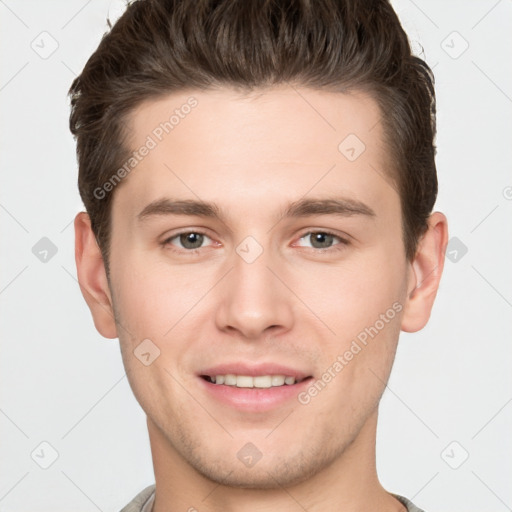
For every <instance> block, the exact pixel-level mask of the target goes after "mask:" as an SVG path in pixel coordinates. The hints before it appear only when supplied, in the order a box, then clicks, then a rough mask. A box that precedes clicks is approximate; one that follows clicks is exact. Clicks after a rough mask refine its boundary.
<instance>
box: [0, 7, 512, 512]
mask: <svg viewBox="0 0 512 512" xmlns="http://www.w3.org/2000/svg"><path fill="white" fill-rule="evenodd" d="M393 3H394V5H395V7H396V9H397V12H398V14H399V16H400V18H401V20H402V22H403V24H404V26H405V28H406V30H407V32H408V33H409V35H410V38H411V40H412V41H413V44H414V48H415V49H417V50H418V51H421V47H423V49H424V56H425V57H426V60H427V62H428V63H429V64H430V65H431V66H432V67H433V68H434V72H435V75H436V80H437V96H438V138H437V141H438V160H437V162H438V173H439V182H440V195H439V200H438V205H437V209H438V210H441V211H443V212H445V213H446V214H447V216H448V218H449V223H450V224H449V225H450V236H452V237H457V239H458V240H459V241H460V242H457V241H455V242H454V241H452V242H451V244H450V247H449V250H448V252H449V255H450V257H451V259H455V261H451V260H447V261H446V267H445V274H444V277H443V280H442V284H441V288H440V290H439V294H438V298H437V303H436V305H435V307H434V310H433V314H432V318H431V320H430V323H429V324H428V326H427V327H426V328H425V329H424V330H423V331H422V332H420V333H417V334H414V335H405V334H404V335H402V337H401V342H400V345H399V350H398V354H397V358H396V362H395V366H394V370H393V373H392V376H391V380H390V382H389V388H388V389H387V390H386V392H385V394H384V397H383V400H382V404H381V416H380V427H379V431H378V442H377V449H378V470H379V475H380V478H381V481H382V482H383V485H384V486H385V487H386V488H387V489H388V490H390V491H392V492H395V493H399V494H403V495H405V496H407V497H409V498H411V499H413V501H414V502H415V503H416V504H417V505H419V506H420V507H422V508H425V510H426V511H427V512H433V511H434V510H435V511H439V512H444V511H446V512H448V511H450V512H454V511H459V510H465V511H467V512H477V511H478V512H480V511H482V510H495V511H505V510H512V487H511V485H510V482H511V481H512V480H511V477H512V467H511V466H512V462H511V461H512V440H511V436H510V432H511V425H512V403H511V402H512V386H511V380H512V377H511V375H512V358H511V353H512V348H511V340H512V336H511V334H512V322H511V317H512V314H511V313H512V286H511V284H512V283H511V281H512V270H511V269H512V265H511V262H512V236H511V235H512V232H511V231H512V230H511V225H512V223H511V219H512V215H511V214H512V173H511V172H510V168H511V163H512V155H511V146H512V144H511V141H512V137H511V135H512V133H511V132H512V116H511V114H512V64H511V62H512V59H511V55H510V53H511V52H510V48H512V44H511V43H512V41H511V39H512V37H511V34H512V1H511V0H501V1H496V0H480V1H467V0H466V1H462V0H459V1H453V0H450V1H449V2H447V1H441V0H437V1H432V0H431V1H426V0H417V1H416V2H413V1H411V0H396V1H394V2H393ZM121 10H122V3H121V2H111V1H110V0H92V1H91V0H89V1H84V0H73V1H63V0H61V1H44V2H42V1H40V0H39V1H36V0H33V1H14V0H0V43H1V46H0V48H1V69H0V102H1V113H2V114H1V118H0V129H1V139H0V140H1V151H0V168H1V183H0V223H1V230H2V231H1V233H2V237H1V240H2V252H1V266H0V272H1V273H0V304H1V308H2V309H1V329H2V331H1V332H2V339H1V343H2V345H1V358H0V380H1V382H0V471H1V473H0V511H2V512H7V511H12V512H21V511H27V510H31V511H33V512H38V511H52V512H64V511H69V510H73V511H75V512H94V511H95V510H101V511H104V512H106V511H116V510H119V509H120V508H121V507H122V506H124V505H125V504H126V503H127V502H128V501H129V500H131V499H132V497H133V496H134V495H135V494H136V493H137V492H138V491H140V490H141V489H142V488H143V487H145V486H146V485H149V484H151V483H153V482H154V475H153V470H152V464H151V455H150V451H149V443H148V436H147V432H146V424H145V416H144V414H143V413H142V411H141V409H140V407H139V406H138V404H137V402H136V401H135V399H134V398H133V396H132V392H131V390H130V387H129V384H128V382H127V379H126V376H125V374H124V369H123V366H122V362H121V357H120V352H119V346H118V341H117V340H105V339H103V338H102V337H101V336H100V335H99V334H98V333H97V332H96V330H95V328H94V325H93V323H92V320H91V317H90V313H89V311H88V309H87V307H86V304H85V301H84V300H83V298H82V296H81V294H80V291H79V288H78V284H77V282H76V272H75V264H74V253H73V243H74V233H73V225H72V220H73V218H74V216H75V214H76V213H77V211H79V210H80V209H82V205H81V201H80V198H79V195H78V191H77V186H76V181H77V165H76V161H75V154H74V141H73V139H72V137H71V135H70V133H69V131H68V126H67V124H68V115H69V106H68V100H67V97H66V93H67V90H68V88H69V86H70V84H71V81H72V79H73V78H74V76H75V75H76V74H77V73H79V72H80V71H81V69H82V67H83V65H84V64H85V61H86V59H87V58H88V56H89V55H90V54H91V53H92V51H93V50H94V49H95V48H96V47H97V45H98V43H99V40H100V38H101V35H102V34H103V32H104V31H105V30H106V17H107V15H108V13H109V11H110V16H111V18H113V19H115V18H116V16H118V14H119V12H120V11H121ZM43 32H47V34H44V33H43ZM41 33H43V34H42V35H41ZM56 45H58V47H56ZM466 45H468V47H467V49H466ZM54 47H56V48H54ZM52 50H55V51H54V52H53V53H52V54H51V55H49V53H50V52H51V51H52ZM464 50H465V51H464ZM43 57H45V58H43ZM43 237H47V238H48V239H50V240H51V242H52V243H53V244H54V245H55V247H56V249H57V253H56V254H55V255H53V256H52V253H51V251H50V252H48V253H47V254H46V255H45V253H44V247H43V249H41V247H39V246H36V244H37V243H38V242H39V241H40V239H41V238H43ZM40 243H43V244H44V243H45V242H40ZM46 243H47V242H46ZM457 244H458V245H457ZM462 244H463V245H462ZM34 246H36V249H35V250H34V252H36V254H37V255H38V257H36V255H35V254H34V253H33V251H32V249H33V247H34ZM464 246H465V247H467V253H466V254H463V250H461V249H463V247H464ZM41 251H43V252H41ZM44 256H46V259H47V261H46V262H43V261H41V260H40V259H39V258H42V257H44ZM42 442H46V443H49V445H51V447H53V448H51V447H50V446H48V445H41V443H42ZM52 450H55V451H56V452H57V453H58V458H57V459H56V460H55V462H53V464H51V465H50V466H49V467H48V468H47V469H43V468H42V467H41V465H45V464H49V463H50V462H52V453H53V452H52ZM31 454H32V455H31ZM466 455H468V458H467V460H464V459H465V457H466ZM456 466H459V467H458V469H454V467H456Z"/></svg>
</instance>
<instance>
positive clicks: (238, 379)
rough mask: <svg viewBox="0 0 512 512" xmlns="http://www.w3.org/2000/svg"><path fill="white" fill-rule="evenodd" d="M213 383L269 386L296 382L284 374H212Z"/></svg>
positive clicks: (256, 386) (252, 386) (239, 385)
mask: <svg viewBox="0 0 512 512" xmlns="http://www.w3.org/2000/svg"><path fill="white" fill-rule="evenodd" d="M210 380H211V382H213V383H214V384H224V385H225V386H234V387H237V388H271V387H278V386H283V385H285V384H286V385H288V386H291V385H292V384H295V383H296V380H295V377H286V376H285V375H258V376H256V377H252V376H250V375H233V374H228V375H214V376H211V377H210Z"/></svg>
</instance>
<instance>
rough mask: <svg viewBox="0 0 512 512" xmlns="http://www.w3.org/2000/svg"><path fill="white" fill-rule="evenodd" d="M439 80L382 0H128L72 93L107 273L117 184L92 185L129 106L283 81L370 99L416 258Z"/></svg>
mask: <svg viewBox="0 0 512 512" xmlns="http://www.w3.org/2000/svg"><path fill="white" fill-rule="evenodd" d="M433 82H434V79H433V75H432V72H431V70H430V68H429V67H428V66H427V65H426V64H425V62H424V61H423V60H421V59H420V58H418V57H416V56H413V55H412V52H411V47H410V45H409V41H408V39H407V36H406V34H405V32H404V30H403V29H402V27H401V25H400V22H399V20H398V17H397V15H396V14H395V12H394V10H393V8H392V7H391V5H390V3H389V1H387V0H136V1H133V2H132V3H130V4H129V5H128V7H127V9H126V11H125V12H124V14H123V15H122V16H121V18H120V19H119V20H118V21H117V22H116V23H115V25H114V26H113V27H112V28H111V30H110V31H109V32H107V33H106V34H105V35H104V36H103V39H102V40H101V43H100V44H99V46H98V48H97V50H96V51H95V52H94V53H93V55H92V56H91V57H90V58H89V60H88V61H87V64H86V65H85V67H84V69H83V72H82V74H81V75H80V76H79V77H77V78H76V79H75V80H74V82H73V84H72V86H71V88H70V91H69V94H70V97H71V115H70V129H71V132H72V133H73V135H74V136H75V137H76V141H77V156H78V163H79V177H78V186H79V190H80V195H81V197H82V200H83V202H84V205H85V208H86V210H87V212H88V213H89V215H90V218H91V225H92V229H93V231H94V234H95V236H96V240H97V242H98V245H99V247H100V249H101V251H102V255H103V259H104V262H105V266H106V268H107V273H108V263H109V261H108V259H109V243H110V219H111V205H112V197H113V191H112V192H110V193H109V194H106V195H105V197H102V198H100V199H98V197H97V194H95V192H94V191H95V190H97V189H98V187H102V185H103V184H104V183H105V182H107V180H108V179H109V178H110V177H111V176H112V175H113V174H114V172H115V171H116V169H118V168H119V167H120V166H121V165H122V164H123V162H124V161H126V157H127V156H128V154H129V148H127V147H125V145H124V144H123V140H124V137H125V135H126V132H125V129H124V128H125V126H126V123H127V118H128V116H129V114H130V113H131V112H133V110H134V108H135V107H137V106H138V105H139V104H141V103H142V102H143V101H146V100H148V99H152V98H157V97H161V96H163V95H166V94H170V93H173V92H177V91H180V90H181V91H182V90H185V89H194V88H198V89H201V90H208V89H213V88H217V87H222V86H231V87H234V88H237V89H242V90H245V91H251V90H256V89H258V88H263V87H268V86H272V85H274V84H275V85H277V84H286V83H289V84H294V85H299V86H304V87H309V88H313V89H318V90H321V89H325V90H331V91H339V92H347V91H350V90H361V91H366V92H369V93H370V94H371V95H372V96H373V97H374V98H375V100H376V101H377V103H378V104H379V106H380V109H381V114H382V121H383V126H384V133H385V137H386V142H387V144H388V145H389V150H390V154H391V156H392V159H393V161H394V162H396V169H394V170H393V171H394V174H395V175H394V176H393V180H394V181H395V183H396V185H397V190H398V191H399V194H400V200H401V207H402V225H403V226H402V229H403V238H404V246H405V251H406V255H407V257H408V259H412V258H413V257H414V255H415V253H416V249H417V244H418V241H419V239H420V238H421V236H422V235H423V234H424V232H425V231H426V229H427V221H428V217H429V215H430V213H431V212H432V208H433V206H434V203H435V200H436V196H437V175H436V167H435V160H434V157H435V146H434V137H435V131H436V126H435V93H434V85H433Z"/></svg>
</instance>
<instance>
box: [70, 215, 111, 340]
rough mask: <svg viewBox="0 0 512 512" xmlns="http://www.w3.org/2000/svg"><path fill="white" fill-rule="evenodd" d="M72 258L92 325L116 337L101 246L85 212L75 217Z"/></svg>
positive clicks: (100, 331) (106, 334) (105, 335)
mask: <svg viewBox="0 0 512 512" xmlns="http://www.w3.org/2000/svg"><path fill="white" fill-rule="evenodd" d="M75 261H76V269H77V276H78V283H79V285H80V290H81V291H82V295H83V296H84V299H85V301H86V302H87V305H88V306H89V309H90V310H91V313H92V317H93V320H94V325H95V326H96V329H97V330H98V332H99V333H100V334H101V335H102V336H104V337H105V338H117V330H116V325H115V321H114V311H113V307H112V297H111V294H110V289H109V286H108V281H107V275H106V272H105V265H104V262H103V258H102V256H101V251H100V248H99V247H98V244H97V242H96V237H95V236H94V233H93V231H92V228H91V220H90V218H89V215H88V214H87V213H85V212H80V213H79V214H78V215H77V216H76V217H75Z"/></svg>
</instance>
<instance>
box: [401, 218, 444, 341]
mask: <svg viewBox="0 0 512 512" xmlns="http://www.w3.org/2000/svg"><path fill="white" fill-rule="evenodd" d="M447 244H448V222H447V220H446V217H445V216H444V215H443V214H442V213H440V212H435V213H433V214H432V215H431V216H430V218H429V221H428V230H427V232H426V233H425V234H424V235H423V238H422V239H421V241H420V243H419V244H418V250H417V252H416V256H415V257H414V261H412V262H411V263H410V268H409V276H410V279H409V283H408V287H409V289H408V296H407V299H406V302H405V307H404V314H403V316H402V330H403V331H405V332H416V331H419V330H420V329H423V327H425V325H426V324H427V322H428V319H429V318H430V312H431V311H432V306H433V305H434V299H435V298H436V294H437V290H438V288H439V281H440V280H441V275H442V273H443V268H444V257H445V252H446V245H447Z"/></svg>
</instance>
